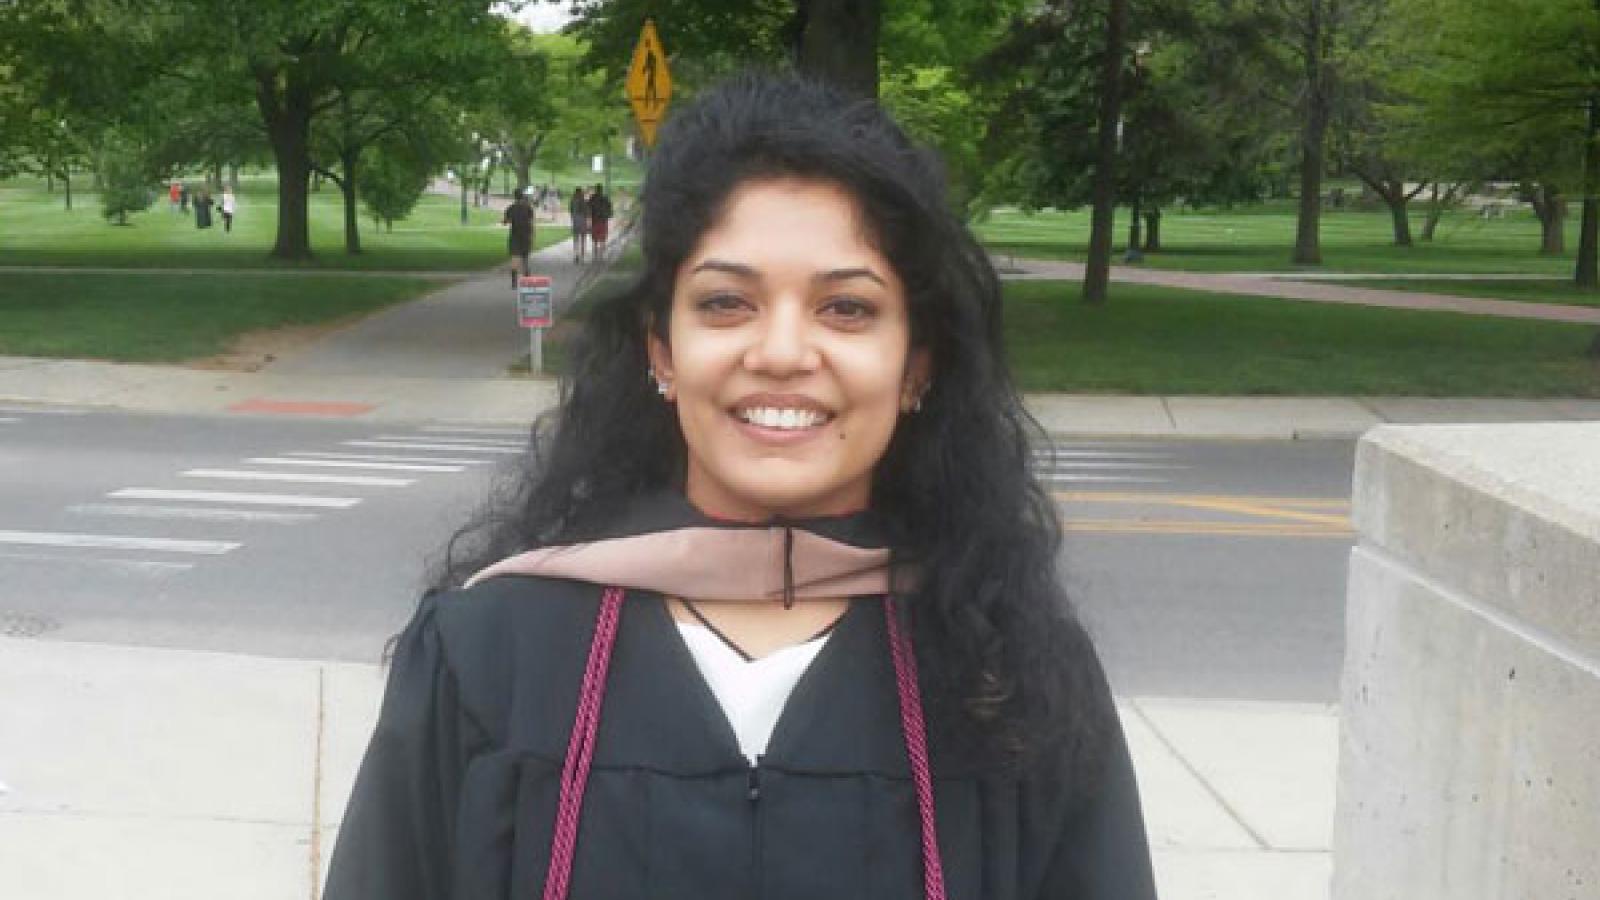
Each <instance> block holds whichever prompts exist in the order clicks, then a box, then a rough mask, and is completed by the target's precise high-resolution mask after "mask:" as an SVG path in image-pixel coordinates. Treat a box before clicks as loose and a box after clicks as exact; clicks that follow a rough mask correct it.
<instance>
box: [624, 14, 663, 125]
mask: <svg viewBox="0 0 1600 900" xmlns="http://www.w3.org/2000/svg"><path fill="white" fill-rule="evenodd" d="M626 90H627V94H628V104H629V105H630V106H632V107H633V117H634V119H636V120H637V121H638V122H639V135H640V136H641V137H643V138H644V144H645V146H646V147H654V146H655V144H656V126H657V125H660V124H661V118H662V116H664V115H665V114H666V111H667V101H669V100H671V99H672V73H671V72H669V71H667V54H666V51H664V50H662V49H661V36H660V35H658V34H656V23H655V21H654V20H652V19H645V20H644V28H643V29H641V30H640V32H639V43H638V45H637V46H635V47H634V48H633V62H632V63H630V64H629V66H628V79H627V83H626Z"/></svg>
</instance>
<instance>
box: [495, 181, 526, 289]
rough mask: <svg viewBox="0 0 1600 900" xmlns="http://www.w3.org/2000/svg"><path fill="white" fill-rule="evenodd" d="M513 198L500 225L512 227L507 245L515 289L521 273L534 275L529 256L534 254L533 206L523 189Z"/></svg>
mask: <svg viewBox="0 0 1600 900" xmlns="http://www.w3.org/2000/svg"><path fill="white" fill-rule="evenodd" d="M511 196H512V201H511V205H510V206H507V207H506V211H505V213H504V214H503V215H502V216H501V217H500V224H501V225H509V226H511V233H510V234H509V235H508V236H507V238H506V244H507V249H509V250H510V252H511V287H512V288H515V287H516V286H517V275H518V274H519V273H520V274H522V275H529V274H532V273H531V272H529V270H528V256H529V254H531V253H532V252H533V205H532V204H530V203H529V202H528V193H527V191H526V190H524V189H523V188H517V189H516V191H514V192H513V193H512V195H511Z"/></svg>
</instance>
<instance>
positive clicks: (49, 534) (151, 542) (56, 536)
mask: <svg viewBox="0 0 1600 900" xmlns="http://www.w3.org/2000/svg"><path fill="white" fill-rule="evenodd" d="M0 544H25V545H29V546H34V547H80V548H87V549H96V550H153V551H157V552H161V553H200V554H206V555H209V556H216V555H219V554H222V553H227V552H228V551H230V550H236V549H238V548H239V547H240V546H241V545H240V544H239V543H238V542H236V541H185V540H177V539H174V538H146V537H132V536H130V535H121V534H69V533H65V532H58V531H0Z"/></svg>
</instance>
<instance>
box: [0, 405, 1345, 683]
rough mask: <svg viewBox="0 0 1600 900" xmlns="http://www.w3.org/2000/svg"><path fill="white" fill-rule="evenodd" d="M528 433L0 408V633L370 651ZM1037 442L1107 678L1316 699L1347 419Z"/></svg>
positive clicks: (305, 653) (1324, 661) (1331, 638)
mask: <svg viewBox="0 0 1600 900" xmlns="http://www.w3.org/2000/svg"><path fill="white" fill-rule="evenodd" d="M522 438H523V435H522V434H521V433H520V432H519V431H518V430H516V429H484V428H481V427H476V428H474V427H470V426H457V425H452V424H451V423H447V422H440V423H428V424H418V425H413V426H408V427H394V426H388V425H380V424H372V423H360V422H350V421H316V420H304V419H272V418H260V419H257V418H243V417H228V418H208V417H188V416H156V415H143V414H127V413H112V412H87V411H61V410H45V409H25V408H15V407H0V483H3V487H0V632H5V633H9V634H18V635H28V636H36V637H38V638H39V639H44V640H77V641H98V642H110V643H124V644H140V645H149V646H172V647H185V648H193V649H207V650H219V651H230V652H244V653H256V654H265V655H273V656H289V657H300V658H309V659H345V660H373V659H376V658H378V656H379V655H380V654H381V652H382V648H383V645H384V642H385V641H386V640H387V638H388V637H389V636H390V635H392V634H393V633H395V631H397V630H398V628H399V627H400V626H401V625H402V624H403V623H404V621H405V619H406V618H407V616H408V615H409V613H410V611H411V609H412V608H413V606H414V605H415V602H416V598H417V596H418V593H419V591H420V588H421V586H422V583H423V581H422V579H423V573H424V570H425V568H426V566H427V565H428V563H429V560H430V558H431V557H432V555H433V554H435V553H436V552H437V551H438V550H439V549H440V548H441V547H442V546H443V544H444V541H445V540H446V538H447V537H448V536H449V535H450V534H451V533H452V531H453V530H454V529H455V527H456V526H457V525H458V524H459V523H460V522H461V521H462V519H463V518H464V517H465V516H466V515H467V514H468V513H469V512H470V510H471V509H472V508H473V507H474V506H475V505H476V504H477V503H478V502H479V500H480V499H481V498H482V496H483V495H484V493H485V491H486V490H487V489H488V485H489V484H490V482H491V480H492V478H493V474H494V470H495V469H496V467H497V465H500V464H503V463H506V462H508V461H510V460H512V459H514V458H515V453H516V449H515V448H516V446H517V445H519V444H520V442H521V440H522ZM1040 454H1041V455H1040V459H1039V470H1040V472H1041V473H1042V476H1043V477H1045V478H1046V479H1047V480H1048V481H1049V484H1050V487H1051V490H1052V491H1053V492H1055V494H1056V497H1057V499H1058V501H1059V502H1060V505H1061V510H1062V515H1063V520H1064V522H1065V524H1066V528H1067V532H1068V534H1067V547H1066V550H1065V552H1064V554H1063V558H1062V570H1063V573H1064V577H1065V578H1066V579H1067V582H1068V584H1069V586H1070V588H1071V590H1072V593H1073V597H1074V600H1075V602H1076V604H1077V606H1078V608H1079V610H1080V613H1081V615H1082V616H1083V618H1084V620H1085V621H1086V622H1087V623H1088V624H1089V625H1090V627H1091V630H1092V631H1093V633H1094V634H1095V635H1096V638H1097V640H1098V641H1099V644H1100V647H1101V651H1102V655H1103V656H1104V658H1105V660H1106V664H1107V668H1108V670H1109V671H1110V673H1111V677H1112V681H1113V685H1114V686H1115V688H1116V689H1117V690H1118V691H1119V692H1124V693H1131V694H1141V695H1153V696H1195V697H1231V698H1249V699H1275V700H1278V699H1288V700H1307V701H1317V702H1324V701H1331V700H1333V699H1334V698H1335V697H1336V695H1337V679H1338V671H1339V667H1340V664H1341V652H1342V633H1343V608H1344V569H1345V561H1346V558H1347V556H1348V553H1349V548H1350V545H1351V542H1352V537H1351V535H1350V533H1349V531H1348V525H1347V522H1346V520H1345V517H1346V515H1347V513H1348V503H1347V500H1348V497H1349V479H1350V468H1351V455H1352V445H1351V444H1350V443H1349V442H1322V441H1314V442H1299V443H1289V442H1243V443H1239V442H1189V443H1181V442H1161V441H1140V442H1119V443H1103V442H1085V443H1076V444H1063V445H1059V446H1057V447H1054V448H1041V450H1040Z"/></svg>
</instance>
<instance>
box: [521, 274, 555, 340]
mask: <svg viewBox="0 0 1600 900" xmlns="http://www.w3.org/2000/svg"><path fill="white" fill-rule="evenodd" d="M517 318H518V319H519V320H520V321H521V322H522V327H523V328H549V327H550V326H551V324H552V323H554V322H555V303H554V289H553V288H552V287H551V286H550V277H549V276H547V275H524V276H522V277H521V278H518V279H517Z"/></svg>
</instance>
